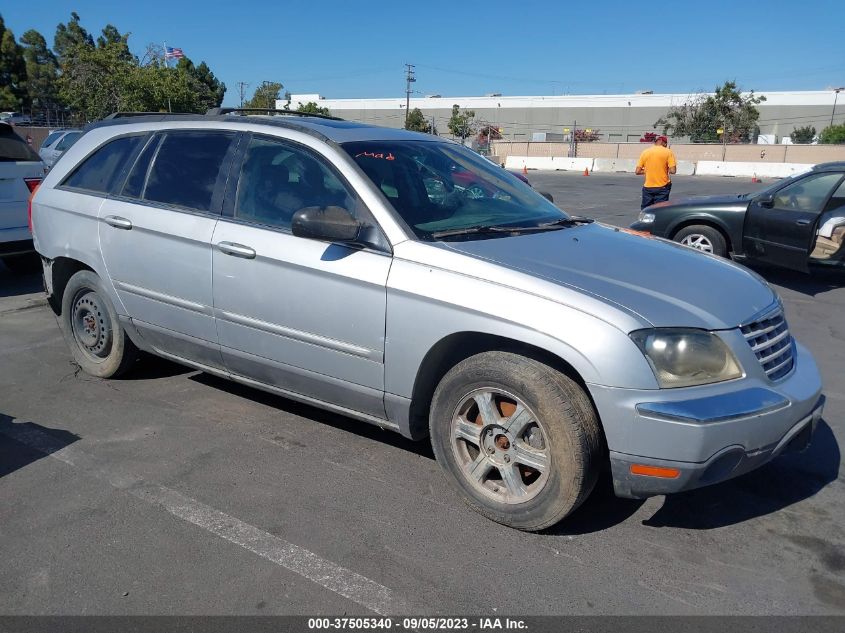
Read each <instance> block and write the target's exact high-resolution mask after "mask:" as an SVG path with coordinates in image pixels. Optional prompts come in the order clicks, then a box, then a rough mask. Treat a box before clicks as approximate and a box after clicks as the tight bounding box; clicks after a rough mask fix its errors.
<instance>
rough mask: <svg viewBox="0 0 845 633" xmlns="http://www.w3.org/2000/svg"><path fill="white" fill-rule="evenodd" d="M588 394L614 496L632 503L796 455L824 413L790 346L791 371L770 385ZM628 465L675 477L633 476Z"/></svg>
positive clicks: (805, 360)
mask: <svg viewBox="0 0 845 633" xmlns="http://www.w3.org/2000/svg"><path fill="white" fill-rule="evenodd" d="M589 388H590V393H591V395H592V396H593V400H594V402H595V404H596V408H597V409H598V413H599V416H600V417H601V419H602V423H603V426H604V429H605V436H606V438H607V443H608V449H609V451H610V464H611V470H612V472H613V483H614V489H615V491H616V494H617V495H618V496H621V497H632V498H645V497H649V496H653V495H660V494H667V493H672V492H680V491H682V490H690V489H693V488H698V487H701V486H705V485H709V484H714V483H717V482H720V481H725V480H727V479H730V478H732V477H736V476H738V475H741V474H743V473H747V472H749V471H751V470H753V469H755V468H758V467H760V466H762V465H763V464H765V463H766V462H768V461H770V460H772V459H774V458H775V457H777V456H778V455H781V454H783V453H786V452H792V451H795V450H803V449H804V448H806V446H807V445H808V444H809V443H810V440H811V438H812V435H813V432H814V431H815V428H816V425H817V424H818V421H819V420H820V419H821V417H822V412H823V407H824V397H823V396H822V395H821V377H820V376H819V373H818V369H817V368H816V364H815V362H814V360H813V358H812V356H811V355H810V354H809V352H807V350H806V349H804V348H803V347H802V346H801V345H799V344H797V343H796V349H795V367H794V370H793V371H792V373H791V374H789V375H788V376H787V377H786V378H785V379H783V380H781V381H779V382H777V383H771V382H769V381H768V380H766V379H760V378H753V377H746V378H744V379H740V380H736V381H730V382H725V383H719V384H715V385H708V386H705V387H695V388H687V389H661V390H630V389H615V388H610V387H602V386H598V385H589ZM634 464H637V465H644V466H647V467H648V466H654V467H658V468H665V469H672V471H674V472H676V473H677V474H676V475H675V476H671V477H659V476H649V475H639V474H633V473H632V472H631V466H632V465H634Z"/></svg>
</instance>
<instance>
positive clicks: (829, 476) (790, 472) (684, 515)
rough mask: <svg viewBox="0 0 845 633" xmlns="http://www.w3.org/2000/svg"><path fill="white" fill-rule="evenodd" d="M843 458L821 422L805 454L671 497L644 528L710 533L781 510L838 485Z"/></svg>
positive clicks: (783, 456)
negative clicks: (830, 485)
mask: <svg viewBox="0 0 845 633" xmlns="http://www.w3.org/2000/svg"><path fill="white" fill-rule="evenodd" d="M840 459H841V454H840V450H839V445H838V444H837V442H836V437H835V435H834V434H833V430H832V429H831V428H830V426H828V425H827V423H826V422H824V420H822V421H820V422H819V425H818V427H817V429H816V433H815V436H814V437H813V441H812V443H811V444H810V446H809V447H808V448H807V450H806V451H804V452H803V453H796V454H790V455H782V456H781V457H778V458H776V459H774V460H772V461H771V462H769V463H768V464H766V465H765V466H763V467H762V468H759V469H758V470H755V471H752V472H750V473H748V474H746V475H742V476H740V477H737V478H736V479H731V480H729V481H726V482H725V483H722V484H717V485H714V486H708V487H706V488H699V489H698V490H692V491H690V492H686V493H681V494H677V495H670V496H667V497H666V499H665V501H664V502H663V506H662V507H661V508H660V509H659V510H658V511H657V512H655V513H654V515H653V516H651V517H650V518H649V519H647V520H645V521H643V525H648V526H650V527H676V528H685V529H690V530H710V529H714V528H720V527H726V526H729V525H735V524H737V523H742V522H743V521H747V520H748V519H753V518H757V517H761V516H765V515H767V514H772V513H774V512H778V511H779V510H782V509H784V508H787V507H789V506H791V505H793V504H795V503H798V502H800V501H804V500H805V499H809V498H810V497H812V496H813V495H815V494H816V493H818V492H819V491H820V490H821V489H822V488H824V487H825V486H827V485H828V484H829V483H831V482H833V481H835V480H836V479H837V478H838V477H839V463H840ZM820 511H823V510H821V509H819V508H815V509H812V510H811V512H820Z"/></svg>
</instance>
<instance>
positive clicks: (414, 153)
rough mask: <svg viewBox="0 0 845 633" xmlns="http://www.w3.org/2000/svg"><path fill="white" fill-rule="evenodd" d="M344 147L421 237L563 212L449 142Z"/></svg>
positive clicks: (547, 218) (518, 224) (532, 223)
mask: <svg viewBox="0 0 845 633" xmlns="http://www.w3.org/2000/svg"><path fill="white" fill-rule="evenodd" d="M343 148H344V149H345V150H346V151H347V152H348V153H349V155H350V156H351V157H352V158H353V159H354V160H355V162H356V163H358V165H359V166H360V167H361V169H362V170H363V171H364V173H365V174H367V176H368V177H369V178H370V180H372V181H373V183H374V184H375V186H376V187H377V188H378V189H379V190H380V191H381V192H382V193H383V194H384V195H385V197H386V198H387V199H388V200H389V201H390V203H391V204H392V205H393V208H394V209H395V210H396V213H398V214H399V215H400V216H401V217H402V219H403V220H404V221H405V223H406V224H407V225H408V226H409V227H410V228H411V230H413V232H414V233H415V234H416V236H417V237H418V238H421V239H438V238H439V237H442V236H441V234H443V233H452V234H459V233H462V230H463V229H475V230H476V234H481V233H482V232H483V229H495V228H503V229H506V228H508V227H514V228H525V227H539V226H541V225H550V224H552V223H555V222H560V221H564V220H566V219H567V218H568V217H569V216H567V215H566V214H565V213H564V212H563V211H561V210H560V209H558V208H557V207H556V206H554V205H553V204H552V203H551V202H549V201H548V200H546V198H544V197H543V196H541V195H540V194H538V193H537V192H536V191H534V190H533V189H532V188H531V187H529V186H528V185H526V184H525V183H524V182H522V181H520V180H519V179H518V178H516V177H515V176H513V175H512V174H509V173H508V172H507V171H505V170H504V169H502V168H501V167H498V166H497V165H495V164H493V163H491V162H490V161H488V160H486V159H484V158H482V157H481V156H479V155H478V154H476V153H475V152H472V151H470V150H469V149H467V148H465V147H463V146H461V145H457V144H455V143H448V142H443V141H356V142H352V143H344V144H343ZM501 234H504V233H501Z"/></svg>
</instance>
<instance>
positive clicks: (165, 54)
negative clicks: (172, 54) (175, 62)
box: [162, 42, 173, 112]
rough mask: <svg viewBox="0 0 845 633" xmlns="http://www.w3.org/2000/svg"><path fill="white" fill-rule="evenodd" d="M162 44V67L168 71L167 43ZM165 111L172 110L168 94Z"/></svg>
mask: <svg viewBox="0 0 845 633" xmlns="http://www.w3.org/2000/svg"><path fill="white" fill-rule="evenodd" d="M162 44H164V67H165V68H167V70H170V66H169V65H168V63H167V42H162ZM167 111H168V112H173V110H172V109H171V107H170V95H169V94H168V95H167Z"/></svg>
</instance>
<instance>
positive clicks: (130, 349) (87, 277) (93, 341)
mask: <svg viewBox="0 0 845 633" xmlns="http://www.w3.org/2000/svg"><path fill="white" fill-rule="evenodd" d="M60 323H61V327H62V334H64V337H65V341H67V344H68V346H69V347H70V351H71V353H72V354H73V358H74V360H75V361H76V362H77V364H78V365H79V366H80V367H81V368H82V369H83V370H84V371H85V373H86V374H90V375H91V376H96V377H98V378H113V377H116V376H119V375H121V374H123V373H125V372H126V371H128V370H129V368H130V367H132V365H133V364H134V363H135V361H136V360H137V358H138V348H137V347H135V344H134V343H133V342H132V341H131V340H130V339H129V337H128V336H127V335H126V332H125V330H124V329H123V327H122V326H121V324H120V320H119V319H118V316H117V312H116V311H115V309H114V306H113V305H112V302H111V300H110V299H109V296H108V294H107V293H106V291H105V288H104V287H103V283H102V281H101V280H100V278H99V277H98V276H97V275H96V274H95V273H93V272H91V271H89V270H81V271H79V272H77V273H76V274H74V275H73V276H72V277H71V278H70V280H68V283H67V286H65V291H64V294H63V295H62V315H61V318H60Z"/></svg>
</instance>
